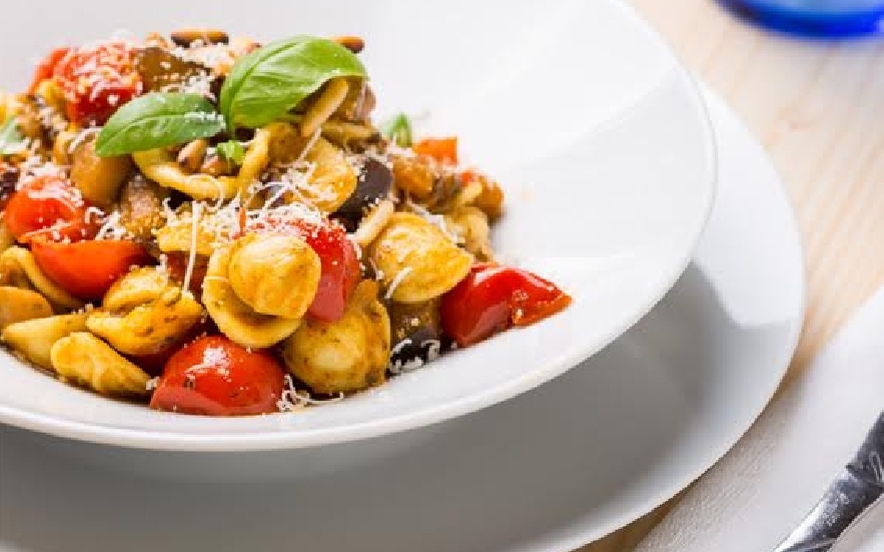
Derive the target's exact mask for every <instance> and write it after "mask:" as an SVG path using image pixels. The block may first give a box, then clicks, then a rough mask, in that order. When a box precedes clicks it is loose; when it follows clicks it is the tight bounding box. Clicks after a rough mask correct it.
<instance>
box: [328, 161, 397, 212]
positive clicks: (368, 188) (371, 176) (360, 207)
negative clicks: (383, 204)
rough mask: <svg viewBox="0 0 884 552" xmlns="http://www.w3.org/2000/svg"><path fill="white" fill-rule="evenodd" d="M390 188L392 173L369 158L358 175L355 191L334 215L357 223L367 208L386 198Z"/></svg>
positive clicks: (378, 162)
mask: <svg viewBox="0 0 884 552" xmlns="http://www.w3.org/2000/svg"><path fill="white" fill-rule="evenodd" d="M392 186H393V172H392V171H391V170H390V169H389V168H387V166H386V165H384V164H383V163H381V162H380V161H378V160H377V159H373V158H371V157H369V158H367V159H366V160H365V164H364V165H363V167H362V172H360V173H359V180H358V181H357V183H356V190H354V191H353V194H352V195H351V196H350V197H349V198H348V199H347V201H345V202H344V204H343V205H341V207H340V208H339V209H338V210H337V213H336V214H338V215H340V216H341V217H343V218H348V219H355V220H357V221H358V220H359V219H361V218H362V215H363V214H364V213H365V211H366V209H367V208H368V207H370V206H371V205H374V204H376V203H377V202H378V201H379V200H381V199H383V198H385V197H387V194H389V193H390V189H391V188H392Z"/></svg>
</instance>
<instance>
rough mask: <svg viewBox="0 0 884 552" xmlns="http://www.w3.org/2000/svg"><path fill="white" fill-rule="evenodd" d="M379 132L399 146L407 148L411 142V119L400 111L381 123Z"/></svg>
mask: <svg viewBox="0 0 884 552" xmlns="http://www.w3.org/2000/svg"><path fill="white" fill-rule="evenodd" d="M380 130H381V134H382V135H383V136H384V138H386V139H387V140H390V141H392V142H393V143H394V144H396V145H397V146H399V147H402V148H409V147H411V144H412V132H411V120H410V119H409V118H408V115H406V114H405V113H400V114H398V115H396V116H395V117H393V118H391V119H389V120H388V121H387V122H385V123H384V124H382V125H381V129H380Z"/></svg>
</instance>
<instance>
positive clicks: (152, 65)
mask: <svg viewBox="0 0 884 552" xmlns="http://www.w3.org/2000/svg"><path fill="white" fill-rule="evenodd" d="M135 68H136V69H137V70H138V74H139V75H141V79H142V81H143V83H144V88H145V90H147V91H148V92H156V91H160V90H163V89H164V88H166V87H168V86H174V85H180V84H182V83H184V82H186V81H187V80H188V79H191V78H194V77H197V78H199V77H206V78H208V77H209V75H210V74H211V71H210V70H209V69H208V68H206V67H203V66H202V65H200V64H198V63H194V62H190V61H184V60H183V59H181V58H179V57H177V56H175V55H174V54H172V52H170V51H169V50H167V49H165V48H161V47H159V46H147V47H145V48H141V49H139V50H136V52H135Z"/></svg>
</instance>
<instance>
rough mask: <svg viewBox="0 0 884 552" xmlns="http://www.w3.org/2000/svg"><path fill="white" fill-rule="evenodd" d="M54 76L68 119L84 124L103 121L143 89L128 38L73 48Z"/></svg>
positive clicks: (60, 63) (58, 65)
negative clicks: (63, 99)
mask: <svg viewBox="0 0 884 552" xmlns="http://www.w3.org/2000/svg"><path fill="white" fill-rule="evenodd" d="M54 76H55V78H56V79H57V80H58V83H59V85H60V87H61V89H62V91H63V92H64V98H65V101H66V102H67V108H66V110H67V115H68V119H70V120H71V121H72V122H74V123H77V124H79V125H82V126H87V124H88V123H95V124H99V125H101V124H104V123H105V122H106V121H107V120H108V119H109V118H110V116H111V115H113V113H114V112H115V111H116V110H117V109H118V108H119V107H121V106H122V105H123V104H125V103H126V102H128V101H129V100H131V99H132V98H134V97H135V96H137V95H138V94H140V93H141V91H142V89H143V84H142V82H141V76H140V74H139V73H138V71H137V69H136V67H135V56H134V50H133V49H132V47H131V46H129V45H128V44H126V43H125V42H105V43H102V44H98V45H94V46H86V47H82V48H77V49H72V50H70V51H69V52H67V54H66V55H65V56H64V58H62V59H61V60H60V61H59V62H58V63H57V65H56V66H55V69H54Z"/></svg>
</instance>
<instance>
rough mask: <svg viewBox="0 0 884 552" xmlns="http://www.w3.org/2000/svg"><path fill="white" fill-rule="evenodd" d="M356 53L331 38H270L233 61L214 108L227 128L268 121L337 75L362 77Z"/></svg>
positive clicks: (255, 125)
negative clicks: (252, 50)
mask: <svg viewBox="0 0 884 552" xmlns="http://www.w3.org/2000/svg"><path fill="white" fill-rule="evenodd" d="M365 76H366V72H365V67H364V66H363V65H362V62H361V61H359V58H358V57H356V55H355V54H354V53H353V52H351V51H350V50H348V49H347V48H345V47H343V46H341V45H340V44H338V43H337V42H334V41H332V40H327V39H324V38H316V37H312V36H303V35H301V36H296V37H293V38H288V39H285V40H278V41H276V42H271V43H270V44H267V45H266V46H264V47H262V48H259V49H258V50H255V51H254V52H251V53H250V54H248V55H246V56H244V57H243V58H241V59H240V60H239V61H237V62H236V64H234V66H233V68H232V69H231V71H230V75H228V77H227V80H225V81H224V86H223V87H222V88H221V95H220V99H219V108H220V109H221V113H222V114H223V115H224V118H225V119H226V121H227V127H228V131H229V132H230V133H231V134H232V133H233V130H234V129H236V128H240V127H245V128H258V127H262V126H264V125H266V124H269V123H272V122H273V121H275V120H277V119H278V118H279V117H280V116H282V115H284V114H285V113H286V112H288V111H289V110H291V109H293V108H294V107H295V106H297V105H298V104H299V103H301V101H303V100H304V98H306V97H307V96H309V95H310V94H313V93H314V92H316V91H317V90H319V88H320V87H321V86H322V85H323V84H325V83H326V82H327V81H328V80H330V79H333V78H337V77H365Z"/></svg>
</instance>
